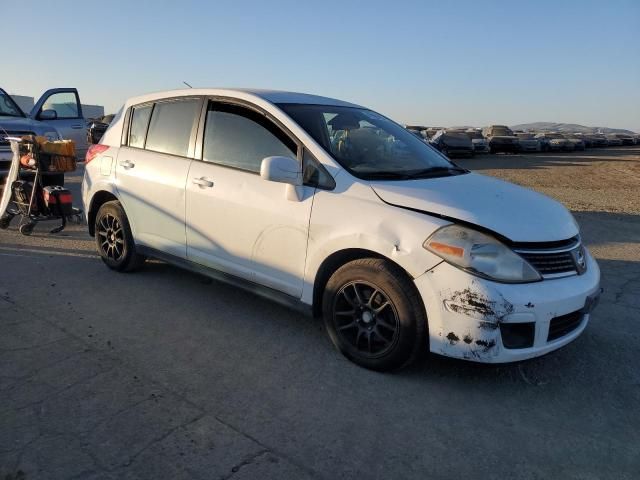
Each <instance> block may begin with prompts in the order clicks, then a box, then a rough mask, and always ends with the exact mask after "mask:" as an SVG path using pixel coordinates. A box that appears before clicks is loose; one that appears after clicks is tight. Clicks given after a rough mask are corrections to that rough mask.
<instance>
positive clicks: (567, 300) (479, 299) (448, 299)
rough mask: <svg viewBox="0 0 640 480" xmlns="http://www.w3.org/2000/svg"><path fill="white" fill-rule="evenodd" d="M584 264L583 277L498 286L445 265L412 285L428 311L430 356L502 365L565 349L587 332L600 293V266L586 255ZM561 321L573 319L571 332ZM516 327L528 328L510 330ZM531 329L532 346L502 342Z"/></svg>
mask: <svg viewBox="0 0 640 480" xmlns="http://www.w3.org/2000/svg"><path fill="white" fill-rule="evenodd" d="M587 262H588V263H587V271H586V272H585V273H584V274H583V275H574V276H570V277H565V278H559V279H553V280H543V281H541V282H536V283H528V284H503V283H497V282H493V281H490V280H485V279H482V278H478V277H475V276H472V275H470V274H469V273H466V272H464V271H462V270H460V269H458V268H456V267H454V266H452V265H450V264H448V263H446V262H443V263H441V264H439V265H438V266H436V267H435V268H433V269H432V270H429V271H428V272H426V273H424V274H423V275H421V276H420V277H418V278H416V279H415V284H416V286H417V288H418V290H419V292H420V294H421V295H422V298H423V300H424V302H425V306H426V310H427V318H428V322H429V346H430V350H431V351H432V352H434V353H438V354H442V355H446V356H449V357H455V358H461V359H465V360H472V361H476V362H485V363H504V362H514V361H519V360H525V359H528V358H534V357H538V356H540V355H544V354H546V353H548V352H551V351H553V350H556V349H558V348H560V347H562V346H564V345H566V344H568V343H569V342H571V341H572V340H575V339H576V338H577V337H578V336H579V335H580V334H581V333H582V332H583V331H584V329H585V328H586V326H587V324H588V322H589V319H590V316H591V311H592V310H593V308H594V307H595V305H596V304H597V300H598V296H599V294H600V292H601V289H600V270H599V268H598V265H597V263H596V262H595V260H594V259H593V258H592V257H591V255H590V254H587ZM565 318H566V319H570V320H571V319H573V320H571V322H570V323H569V322H567V325H568V326H569V327H571V328H570V329H569V330H568V331H567V332H563V330H562V329H558V325H559V326H560V327H562V326H563V324H562V322H565V320H564V319H565ZM554 319H555V321H554V323H553V324H552V320H554ZM514 324H527V325H518V326H516V327H515V328H514ZM551 325H554V327H553V328H552V335H551V338H550V326H551ZM529 329H530V330H531V337H532V342H531V345H528V346H525V347H522V348H520V347H519V348H513V345H512V344H511V346H510V347H511V348H508V347H507V346H505V343H509V342H511V341H512V340H509V341H507V342H505V341H504V340H505V339H507V332H511V331H514V330H515V331H519V330H524V331H526V330H529ZM558 332H559V333H561V335H559V336H557V337H556V335H557V334H558ZM553 337H556V338H553ZM509 338H511V339H512V338H513V337H509ZM525 343H526V342H525Z"/></svg>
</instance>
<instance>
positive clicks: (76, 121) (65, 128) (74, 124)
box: [29, 88, 88, 158]
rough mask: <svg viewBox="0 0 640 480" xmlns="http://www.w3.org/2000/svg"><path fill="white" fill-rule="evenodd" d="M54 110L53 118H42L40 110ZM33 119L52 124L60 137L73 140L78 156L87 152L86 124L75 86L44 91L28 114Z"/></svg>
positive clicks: (82, 155)
mask: <svg viewBox="0 0 640 480" xmlns="http://www.w3.org/2000/svg"><path fill="white" fill-rule="evenodd" d="M45 110H52V111H54V112H56V118H55V119H54V120H44V119H43V118H42V117H43V115H42V112H43V111H45ZM29 116H30V117H31V118H33V119H34V120H39V121H42V122H43V123H46V124H47V125H51V126H53V127H54V128H55V129H56V130H58V132H59V133H60V135H62V138H64V139H69V140H73V141H74V142H75V144H76V153H77V156H78V158H84V155H85V153H87V148H88V144H87V126H86V121H85V119H84V117H83V115H82V105H81V103H80V96H79V95H78V90H76V89H75V88H52V89H50V90H47V91H46V92H44V94H43V95H42V97H40V99H39V100H38V101H37V102H36V104H35V105H34V106H33V109H31V113H30V114H29Z"/></svg>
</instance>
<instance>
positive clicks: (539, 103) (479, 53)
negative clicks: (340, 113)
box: [0, 0, 640, 131]
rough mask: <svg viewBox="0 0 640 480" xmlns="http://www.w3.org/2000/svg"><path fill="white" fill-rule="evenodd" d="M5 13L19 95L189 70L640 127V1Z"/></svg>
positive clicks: (448, 112) (415, 103)
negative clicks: (53, 88)
mask: <svg viewBox="0 0 640 480" xmlns="http://www.w3.org/2000/svg"><path fill="white" fill-rule="evenodd" d="M0 12H1V13H2V29H1V30H0V35H1V36H0V39H1V43H0V45H1V46H2V49H3V50H4V53H5V58H4V61H3V62H2V66H1V67H0V71H1V72H2V74H1V75H0V78H1V80H0V85H1V86H2V87H4V88H5V90H7V91H9V92H10V93H18V94H24V95H31V96H36V97H37V96H39V95H40V93H41V92H43V91H44V90H45V89H47V88H49V87H54V86H58V87H59V86H75V87H78V89H79V91H80V95H81V97H82V99H83V102H84V103H97V104H101V105H105V106H106V110H107V111H114V110H116V109H117V108H119V106H120V105H121V104H122V103H123V101H124V100H125V99H126V98H127V97H131V96H135V95H138V94H142V93H147V92H151V91H156V90H164V89H172V88H180V87H183V85H182V81H187V82H189V83H190V84H191V85H193V86H196V87H210V86H218V87H222V86H224V87H226V86H237V87H260V88H274V89H281V90H294V91H302V92H308V93H316V94H320V95H326V96H332V97H337V98H341V99H344V100H349V101H352V102H355V103H359V104H363V105H365V106H368V107H371V108H373V109H375V110H378V111H380V112H381V113H384V114H386V115H389V116H391V117H392V118H394V119H395V120H397V121H399V122H403V123H417V124H425V125H433V126H435V125H444V126H447V125H475V126H482V125H487V124H490V123H505V124H515V123H524V122H533V121H555V122H571V123H580V124H584V125H590V126H609V127H619V128H629V129H632V130H635V131H640V0H600V1H592V0H580V1H569V0H566V1H563V0H556V1H546V0H538V1H520V0H510V1H493V0H478V1H475V0H472V1H467V0H455V1H446V0H440V1H426V0H425V1H419V0H417V1H389V0H387V1H376V0H368V1H356V0H353V1H349V0H343V1H331V0H325V1H322V2H320V1H304V0H298V1H277V0H274V1H268V0H264V1H252V0H244V1H243V0H235V1H226V0H224V1H191V0H181V1H171V2H166V1H165V2H162V1H153V2H152V1H135V0H129V1H119V0H118V1H116V0H103V1H97V2H95V1H93V2H92V1H85V0H82V1H76V2H72V1H62V0H57V1H53V2H52V1H41V2H40V1H29V0H21V1H12V2H9V1H3V2H2V4H1V5H0ZM12 18H13V19H12ZM13 59H15V60H16V62H12V60H13Z"/></svg>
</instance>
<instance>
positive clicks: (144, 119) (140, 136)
mask: <svg viewBox="0 0 640 480" xmlns="http://www.w3.org/2000/svg"><path fill="white" fill-rule="evenodd" d="M152 108H153V105H145V106H143V107H135V108H134V109H133V113H132V115H131V127H130V128H129V146H130V147H135V148H144V138H145V136H146V135H147V126H148V125H149V118H150V117H151V109H152Z"/></svg>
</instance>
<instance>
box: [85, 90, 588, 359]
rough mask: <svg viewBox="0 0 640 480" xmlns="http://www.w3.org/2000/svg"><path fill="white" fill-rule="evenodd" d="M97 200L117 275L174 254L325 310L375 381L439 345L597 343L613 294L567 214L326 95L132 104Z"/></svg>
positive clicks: (98, 226) (476, 351)
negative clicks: (601, 314) (590, 327)
mask: <svg viewBox="0 0 640 480" xmlns="http://www.w3.org/2000/svg"><path fill="white" fill-rule="evenodd" d="M465 138H466V139H467V141H469V143H471V142H470V140H469V138H468V137H466V136H465ZM336 139H337V140H336ZM239 186H241V188H239ZM82 199H83V203H84V205H85V211H86V212H87V216H88V225H89V233H90V234H91V235H93V236H95V242H96V249H97V251H98V253H99V255H100V257H101V258H102V260H103V262H104V263H105V265H106V266H107V267H109V268H111V269H113V270H115V271H119V272H126V271H132V270H135V269H136V268H140V267H141V266H142V265H143V263H144V261H145V258H146V257H152V258H154V257H155V258H160V259H164V260H165V261H168V262H170V263H173V264H176V265H179V266H181V267H183V268H187V269H191V270H194V271H197V272H200V273H202V274H205V275H208V276H211V277H213V278H217V279H220V280H223V281H227V282H230V283H232V284H233V285H235V286H237V287H244V288H246V289H248V290H250V291H251V292H254V293H257V294H261V295H263V296H266V297H268V298H271V299H273V300H277V301H279V302H280V303H283V304H286V305H289V306H295V307H296V308H298V309H301V310H303V311H305V312H308V313H309V314H316V315H318V316H322V317H323V318H324V323H325V327H326V330H327V332H328V334H329V337H330V339H331V341H332V342H333V344H334V345H335V346H336V347H337V349H338V350H339V351H341V352H342V353H343V354H344V355H345V356H346V357H347V358H349V359H351V360H352V361H353V362H355V363H357V364H358V365H361V366H363V367H366V368H370V369H374V370H393V369H397V368H399V367H402V366H404V365H407V364H408V363H410V362H411V361H412V360H413V359H415V358H416V357H417V356H419V355H420V354H421V353H422V352H425V351H427V350H431V351H432V352H435V353H439V354H442V355H447V356H451V357H456V358H460V359H467V360H471V361H475V362H493V363H496V362H513V361H520V360H524V359H527V358H532V357H537V356H540V355H544V354H546V353H548V352H551V351H553V350H556V349H558V348H560V347H562V346H564V345H566V344H568V343H569V342H571V341H573V340H575V339H576V338H577V337H578V336H579V335H580V334H581V333H582V332H583V331H584V329H585V328H586V326H587V324H588V322H589V319H590V314H591V312H592V310H593V308H594V307H595V305H596V304H597V299H598V296H599V295H600V270H599V268H598V265H597V263H596V261H595V260H594V259H593V257H592V256H591V255H590V253H589V251H588V250H587V249H586V247H585V246H584V244H583V243H582V240H581V238H580V231H579V227H578V224H577V223H576V221H575V219H574V218H573V216H572V215H571V213H570V212H569V211H568V210H567V209H566V208H565V207H564V206H563V205H562V204H561V203H559V202H557V201H555V200H552V199H551V198H548V197H546V196H544V195H542V194H539V193H537V192H534V191H532V190H529V189H525V188H522V187H519V186H517V185H513V184H510V183H507V182H504V181H501V180H498V179H496V178H492V177H487V176H483V175H479V174H476V173H471V172H469V171H467V170H465V169H462V168H460V167H457V166H456V165H454V164H453V163H451V162H449V161H448V160H447V159H446V158H445V157H444V156H443V155H441V154H439V153H438V152H436V151H435V150H434V149H433V148H431V147H429V146H428V145H426V144H424V143H423V142H421V141H420V140H418V139H417V138H416V137H415V136H414V135H412V134H411V133H409V132H407V131H406V130H405V129H404V128H403V127H402V126H401V125H399V124H397V123H395V122H393V121H391V120H389V119H388V118H386V117H384V116H382V115H379V114H378V113H375V112H374V111H372V110H370V109H368V108H364V107H360V106H358V105H354V104H351V103H347V102H343V101H340V100H335V99H330V98H324V97H318V96H315V95H305V94H300V93H289V92H274V91H266V90H257V91H251V90H231V89H189V90H178V91H170V92H160V93H154V94H150V95H145V96H142V97H137V98H133V99H130V100H128V101H127V102H126V104H125V106H124V108H123V110H122V113H121V114H120V115H118V116H117V117H116V118H115V119H114V121H113V122H112V123H111V125H110V127H109V129H108V130H107V132H106V133H105V135H104V137H103V138H102V142H101V143H100V144H97V145H93V146H92V147H91V148H90V150H89V152H88V153H87V158H86V168H85V173H84V178H83V182H82ZM312 206H313V208H312ZM116 281H118V280H117V279H116V278H115V277H114V279H112V280H110V281H109V283H110V284H113V282H116ZM177 295H178V297H179V292H178V294H177ZM176 301H177V302H179V301H180V299H179V298H176ZM229 307H230V308H233V305H232V303H230V304H229ZM237 328H238V332H239V334H241V332H242V328H243V326H242V325H241V324H238V325H237Z"/></svg>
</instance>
